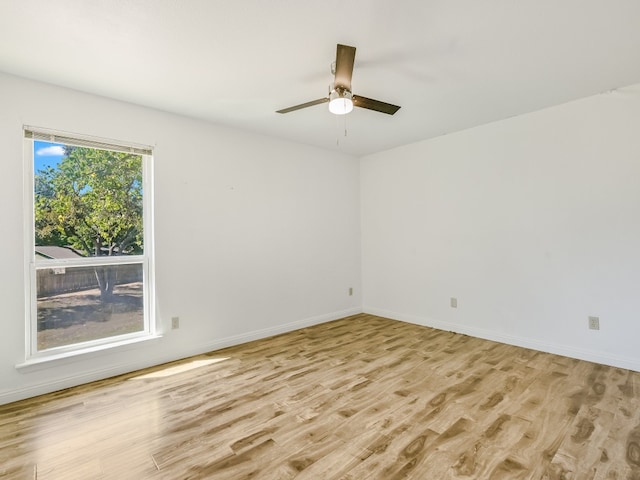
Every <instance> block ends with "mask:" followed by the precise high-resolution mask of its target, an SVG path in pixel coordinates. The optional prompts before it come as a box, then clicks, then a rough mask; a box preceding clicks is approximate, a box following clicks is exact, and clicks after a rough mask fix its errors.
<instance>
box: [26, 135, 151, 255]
mask: <svg viewBox="0 0 640 480" xmlns="http://www.w3.org/2000/svg"><path fill="white" fill-rule="evenodd" d="M35 206H36V208H35V222H36V229H35V230H36V231H35V234H36V244H39V245H64V246H72V247H74V248H75V249H77V250H80V251H82V252H84V253H85V255H88V256H101V255H120V254H136V253H141V252H142V249H143V244H142V241H143V237H142V157H141V156H140V155H134V154H129V153H119V152H111V151H107V150H97V149H94V148H86V147H66V148H65V156H64V157H63V158H62V160H61V161H60V163H59V164H58V167H57V168H51V167H49V168H47V169H46V170H44V171H40V172H38V173H37V174H36V176H35Z"/></svg>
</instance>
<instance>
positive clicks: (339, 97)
mask: <svg viewBox="0 0 640 480" xmlns="http://www.w3.org/2000/svg"><path fill="white" fill-rule="evenodd" d="M351 110H353V95H351V92H350V91H349V90H347V89H346V88H334V89H333V90H331V93H330V94H329V111H330V112H331V113H333V114H335V115H345V114H347V113H349V112H350V111H351Z"/></svg>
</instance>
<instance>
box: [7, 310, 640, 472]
mask: <svg viewBox="0 0 640 480" xmlns="http://www.w3.org/2000/svg"><path fill="white" fill-rule="evenodd" d="M639 407H640V374H639V373H636V372H631V371H627V370H623V369H619V368H612V367H606V366H602V365H597V364H593V363H588V362H584V361H579V360H574V359H570V358H565V357H560V356H556V355H551V354H545V353H540V352H536V351H532V350H527V349H523V348H518V347H513V346H509V345H503V344H499V343H493V342H489V341H485V340H480V339H476V338H472V337H468V336H465V335H459V334H453V333H450V332H444V331H439V330H433V329H430V328H425V327H420V326H415V325H411V324H407V323H402V322H397V321H392V320H388V319H384V318H380V317H375V316H372V315H366V314H361V315H355V316H352V317H348V318H345V319H342V320H338V321H335V322H330V323H326V324H323V325H318V326H314V327H310V328H306V329H303V330H298V331H295V332H291V333H288V334H284V335H280V336H277V337H273V338H269V339H265V340H260V341H257V342H252V343H249V344H245V345H240V346H237V347H233V348H227V349H224V350H220V351H217V352H212V353H210V354H207V355H201V356H198V357H194V358H190V359H187V360H184V361H181V362H175V363H172V364H169V365H164V366H160V367H156V368H152V369H148V370H144V371H140V372H135V373H132V374H128V375H123V376H120V377H117V378H113V379H109V380H105V381H101V382H96V383H92V384H89V385H85V386H81V387H77V388H72V389H69V390H65V391H62V392H57V393H54V394H50V395H45V396H42V397H38V398H34V399H29V400H26V401H22V402H17V403H14V404H9V405H5V406H1V407H0V478H3V479H34V478H37V479H38V480H45V479H65V480H67V479H82V480H86V479H94V478H95V479H102V478H104V479H119V480H121V479H135V480H140V479H170V480H177V479H179V480H182V479H200V478H212V479H216V480H218V479H220V480H225V479H234V480H238V479H249V478H251V479H277V480H285V479H293V478H295V479H298V480H301V479H314V480H315V479H342V480H364V479H367V480H368V479H383V480H394V479H401V478H411V479H421V480H423V479H428V480H431V479H434V480H436V479H469V478H476V479H494V478H495V479H502V478H504V479H569V478H571V479H580V480H582V479H640V408H639Z"/></svg>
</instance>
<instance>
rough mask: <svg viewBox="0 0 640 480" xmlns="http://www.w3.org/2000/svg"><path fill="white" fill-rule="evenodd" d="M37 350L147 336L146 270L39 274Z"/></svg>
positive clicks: (111, 267) (49, 271)
mask: <svg viewBox="0 0 640 480" xmlns="http://www.w3.org/2000/svg"><path fill="white" fill-rule="evenodd" d="M36 285H37V292H38V293H37V335H38V350H46V349H49V348H54V347H60V346H66V345H72V344H74V343H80V342H86V341H90V340H97V339H102V338H108V337H114V336H117V335H124V334H128V333H134V332H141V331H144V328H145V324H144V293H143V267H142V264H126V265H103V266H95V267H55V268H40V269H37V270H36Z"/></svg>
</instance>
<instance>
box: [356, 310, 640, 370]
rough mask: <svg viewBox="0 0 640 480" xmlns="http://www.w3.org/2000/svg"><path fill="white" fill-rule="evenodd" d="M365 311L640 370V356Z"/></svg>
mask: <svg viewBox="0 0 640 480" xmlns="http://www.w3.org/2000/svg"><path fill="white" fill-rule="evenodd" d="M362 310H363V312H364V313H369V314H371V315H378V316H380V317H385V318H390V319H393V320H399V321H402V322H407V323H413V324H416V325H422V326H425V327H432V328H436V329H438V330H446V331H449V332H455V333H462V334H465V335H469V336H471V337H477V338H482V339H485V340H491V341H494V342H499V343H506V344H508V345H514V346H516V347H524V348H530V349H532V350H538V351H540V352H547V353H553V354H556V355H562V356H564V357H569V358H576V359H578V360H586V361H588V362H594V363H600V364H602V365H609V366H611V367H619V368H625V369H628V370H634V371H636V372H640V359H638V358H628V357H621V356H618V355H612V354H609V353H605V352H599V351H594V350H587V349H582V348H576V347H572V346H568V345H561V344H555V343H546V342H541V341H536V340H531V339H528V338H524V337H518V336H515V335H506V334H504V333H501V332H496V331H493V330H486V329H482V328H476V327H471V326H468V325H460V324H456V323H452V322H444V321H441V320H434V319H432V318H426V317H420V316H416V315H407V314H403V313H399V312H394V311H389V310H384V309H380V308H375V307H364V308H363V309H362Z"/></svg>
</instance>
